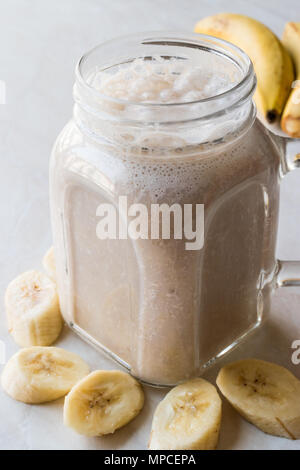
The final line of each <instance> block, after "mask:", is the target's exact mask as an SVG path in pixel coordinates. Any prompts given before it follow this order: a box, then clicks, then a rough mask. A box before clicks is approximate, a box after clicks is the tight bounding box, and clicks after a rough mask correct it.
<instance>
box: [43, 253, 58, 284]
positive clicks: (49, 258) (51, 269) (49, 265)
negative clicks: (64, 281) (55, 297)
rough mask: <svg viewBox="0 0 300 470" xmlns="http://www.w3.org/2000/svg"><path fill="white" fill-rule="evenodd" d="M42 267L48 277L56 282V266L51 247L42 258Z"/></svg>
mask: <svg viewBox="0 0 300 470" xmlns="http://www.w3.org/2000/svg"><path fill="white" fill-rule="evenodd" d="M43 266H44V268H45V271H46V273H47V274H48V276H49V277H50V278H51V279H52V280H53V281H55V280H56V265H55V257H54V247H53V246H51V248H49V250H48V251H47V253H46V254H45V256H44V258H43Z"/></svg>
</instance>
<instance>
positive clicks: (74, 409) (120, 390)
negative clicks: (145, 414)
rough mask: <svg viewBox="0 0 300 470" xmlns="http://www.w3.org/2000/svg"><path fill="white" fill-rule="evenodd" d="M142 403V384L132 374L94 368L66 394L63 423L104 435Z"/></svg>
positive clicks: (130, 416)
mask: <svg viewBox="0 0 300 470" xmlns="http://www.w3.org/2000/svg"><path fill="white" fill-rule="evenodd" d="M143 405H144V393H143V390H142V387H141V385H140V384H139V383H138V382H137V381H136V380H135V379H134V378H133V377H131V376H130V375H129V374H127V373H125V372H121V371H117V370H97V371H94V372H92V373H91V374H89V375H88V376H87V377H85V378H84V379H82V380H81V381H80V382H79V383H77V384H76V385H75V386H74V387H73V388H72V390H71V391H70V393H69V394H68V395H67V396H66V398H65V405H64V424H65V425H66V426H69V427H71V428H73V429H74V430H75V431H77V432H78V433H79V434H83V435H85V436H103V435H105V434H111V433H114V432H115V431H116V430H117V429H119V428H120V427H122V426H124V425H125V424H127V423H129V421H131V420H132V419H133V418H135V417H136V416H137V415H138V413H139V412H140V411H141V409H142V407H143Z"/></svg>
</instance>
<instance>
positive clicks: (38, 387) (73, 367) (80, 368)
mask: <svg viewBox="0 0 300 470" xmlns="http://www.w3.org/2000/svg"><path fill="white" fill-rule="evenodd" d="M88 373H89V367H88V365H87V364H86V363H85V362H84V361H83V360H82V359H81V358H80V357H79V356H77V354H74V353H71V352H69V351H65V350H64V349H60V348H53V347H40V346H33V347H31V348H25V349H20V351H19V352H17V353H16V354H15V355H14V356H12V357H11V358H10V360H9V361H8V362H7V364H6V366H5V367H4V370H3V373H2V376H1V385H2V388H3V389H4V390H5V392H6V393H7V394H8V395H10V396H11V397H12V398H14V399H15V400H18V401H22V402H24V403H32V404H33V403H44V402H48V401H52V400H56V399H57V398H60V397H63V396H64V395H66V394H67V393H68V392H69V391H70V390H71V388H72V387H73V385H75V384H76V382H78V381H79V380H80V379H82V378H83V377H84V376H85V375H87V374H88Z"/></svg>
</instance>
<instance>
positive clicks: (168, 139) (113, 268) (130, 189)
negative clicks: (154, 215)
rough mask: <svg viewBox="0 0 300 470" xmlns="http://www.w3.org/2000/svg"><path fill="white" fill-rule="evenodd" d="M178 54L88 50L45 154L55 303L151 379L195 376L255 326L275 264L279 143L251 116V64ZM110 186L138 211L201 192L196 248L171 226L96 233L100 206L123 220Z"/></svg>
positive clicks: (193, 199) (89, 336) (92, 338)
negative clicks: (98, 56) (114, 56)
mask: <svg viewBox="0 0 300 470" xmlns="http://www.w3.org/2000/svg"><path fill="white" fill-rule="evenodd" d="M153 47H154V46H153ZM157 47H158V46H157ZM164 47H170V45H167V46H164ZM181 54H182V53H181ZM190 54H191V57H189V59H186V60H183V59H182V58H180V55H179V53H178V54H172V57H171V56H170V54H167V53H164V54H158V53H157V51H156V50H155V54H153V55H152V56H150V55H147V54H144V55H142V54H139V55H138V56H136V57H137V58H135V59H134V60H129V59H128V60H123V62H122V64H121V65H118V66H114V65H112V64H111V63H110V64H108V65H107V66H106V67H100V66H99V67H98V64H96V66H95V58H94V60H93V65H94V66H93V67H92V68H89V70H88V71H87V70H81V71H80V73H81V79H80V80H79V79H78V80H77V83H76V85H75V90H74V95H75V102H76V105H75V108H74V119H73V120H72V121H71V122H70V123H69V124H68V125H67V126H66V127H65V129H64V130H63V132H62V133H61V135H60V137H59V138H58V140H57V142H56V145H55V147H54V150H53V155H52V161H51V213H52V224H53V234H54V248H55V256H56V276H57V283H58V290H59V298H60V306H61V310H62V314H63V316H64V318H65V320H66V321H67V322H68V324H69V325H70V326H71V327H72V328H74V330H75V331H76V332H77V333H78V334H80V335H81V336H82V337H83V338H84V339H86V340H87V341H89V342H90V343H92V344H93V345H95V346H96V347H98V348H99V349H101V350H102V351H105V352H106V353H108V354H109V355H110V356H111V357H113V358H114V359H116V360H117V361H119V362H120V363H122V364H123V365H125V367H127V368H128V369H130V370H131V372H132V374H133V375H135V376H137V377H139V378H140V379H142V380H144V381H146V382H149V383H152V384H163V385H171V384H175V383H178V382H179V381H182V380H185V379H188V378H190V377H195V376H197V375H199V374H200V373H201V371H202V370H203V369H204V368H205V367H207V365H209V364H210V363H211V362H212V361H214V360H215V359H216V358H218V357H220V356H221V355H222V354H224V353H225V352H226V351H227V350H229V349H231V348H232V347H233V346H234V345H235V344H237V343H238V342H239V341H240V340H241V339H242V338H243V337H244V336H245V335H246V334H247V333H248V332H249V331H251V330H252V329H254V328H255V327H256V326H258V325H259V324H260V322H261V319H262V316H263V315H265V314H267V313H268V310H269V297H270V292H271V290H272V282H271V281H272V278H273V274H274V271H275V257H274V252H275V242H276V239H275V233H276V227H277V218H278V194H279V193H278V177H277V173H278V166H279V162H280V155H281V152H282V150H283V149H282V148H281V147H280V144H279V142H278V141H277V140H276V139H275V138H273V137H271V136H270V134H269V133H268V132H267V131H266V130H265V128H264V127H263V126H262V125H261V124H260V122H259V121H257V120H255V118H254V111H253V104H252V101H251V93H252V91H253V83H254V80H255V79H254V75H253V72H252V82H250V78H249V80H248V82H247V83H246V81H245V79H244V75H245V72H244V70H243V69H242V67H238V66H237V65H236V64H235V63H234V62H233V61H231V62H230V61H228V60H227V58H226V57H225V56H226V54H225V53H224V57H223V56H222V55H221V54H213V53H211V52H209V53H208V52H207V51H206V50H203V51H202V55H201V54H200V52H199V51H198V50H196V49H195V48H194V49H193V50H191V52H190ZM197 54H198V55H197ZM182 55H183V54H182ZM242 59H243V60H245V61H246V58H244V57H242V58H240V60H242ZM246 65H247V67H250V66H249V63H248V62H247V63H246ZM81 67H84V64H81ZM249 76H250V73H249ZM83 77H84V79H83ZM243 79H244V82H245V83H244V84H243V85H239V84H240V83H241V82H242V81H243ZM246 85H247V86H246ZM242 86H245V87H246V89H245V88H243V89H242V88H241V87H242ZM247 87H248V88H247ZM239 93H240V94H239ZM234 94H236V95H235V99H233V95H234ZM245 96H246V97H245ZM215 97H217V98H216V99H215ZM221 100H222V102H221ZM242 100H244V101H242ZM237 103H239V105H237ZM240 103H242V104H240ZM224 109H226V112H224ZM120 196H122V197H124V196H126V198H127V203H128V206H130V204H133V203H138V204H141V205H143V206H144V207H146V208H147V209H148V214H150V213H151V206H152V205H153V204H159V205H162V204H167V205H168V206H169V207H171V206H172V205H173V204H177V205H179V206H180V207H181V208H184V207H185V205H186V204H191V205H193V206H196V205H197V204H204V244H203V247H202V248H201V249H198V250H188V249H186V240H185V239H184V238H182V239H176V238H175V237H174V226H172V227H171V233H170V238H169V239H164V238H163V237H162V236H161V233H160V234H159V236H158V238H156V239H151V237H149V238H147V239H146V238H134V237H132V236H129V237H127V238H125V237H124V238H122V239H120V238H118V237H116V238H109V237H107V238H106V239H99V237H98V236H97V225H98V223H99V220H100V218H99V205H101V204H110V205H112V206H113V207H115V209H116V213H117V215H118V220H121V219H124V218H127V219H129V215H128V213H124V212H122V213H120V210H119V206H118V201H119V197H120ZM193 221H195V220H194V218H193Z"/></svg>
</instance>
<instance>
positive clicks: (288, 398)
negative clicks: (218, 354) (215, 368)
mask: <svg viewBox="0 0 300 470" xmlns="http://www.w3.org/2000/svg"><path fill="white" fill-rule="evenodd" d="M217 385H218V387H219V389H220V391H221V392H222V394H223V395H224V396H225V397H226V398H227V400H228V401H229V402H230V403H231V405H232V406H233V407H234V408H235V409H236V410H237V411H238V412H239V413H240V414H241V415H242V416H243V417H244V418H245V419H246V420H247V421H249V422H250V423H252V424H254V425H255V426H257V427H258V428H259V429H261V430H262V431H264V432H265V433H268V434H272V435H274V436H281V437H286V438H289V439H300V381H299V380H298V379H297V378H296V377H295V376H294V375H293V374H292V373H291V372H290V371H288V370H287V369H285V368H284V367H281V366H279V365H277V364H273V363H271V362H266V361H262V360H259V359H245V360H241V361H237V362H233V363H231V364H228V365H226V366H225V367H223V368H222V369H221V370H220V372H219V375H218V377H217Z"/></svg>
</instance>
